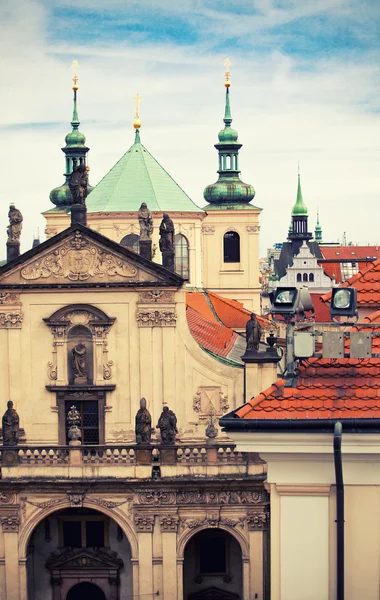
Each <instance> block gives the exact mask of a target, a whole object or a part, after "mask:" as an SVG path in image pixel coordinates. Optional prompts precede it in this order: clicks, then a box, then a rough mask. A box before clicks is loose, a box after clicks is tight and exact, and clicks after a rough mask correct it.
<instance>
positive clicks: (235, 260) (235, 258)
mask: <svg viewBox="0 0 380 600" xmlns="http://www.w3.org/2000/svg"><path fill="white" fill-rule="evenodd" d="M229 234H233V236H231V238H232V237H234V236H236V237H235V239H234V242H235V243H237V252H236V248H235V249H234V253H232V252H231V251H230V252H229V256H228V257H227V258H228V260H226V240H228V238H227V237H226V236H228V235H229ZM231 246H232V243H231ZM240 246H241V240H240V235H239V233H238V232H237V231H235V230H234V229H229V230H228V231H226V232H225V233H224V235H223V263H224V264H238V263H240V261H241V248H240ZM227 249H228V248H227ZM235 252H236V254H235ZM230 255H232V257H231V258H230Z"/></svg>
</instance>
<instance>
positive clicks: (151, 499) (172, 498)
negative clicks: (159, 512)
mask: <svg viewBox="0 0 380 600" xmlns="http://www.w3.org/2000/svg"><path fill="white" fill-rule="evenodd" d="M138 501H139V503H140V504H149V505H150V506H159V505H162V504H175V503H176V495H175V492H164V491H161V490H150V491H147V492H142V493H141V494H139V495H138Z"/></svg>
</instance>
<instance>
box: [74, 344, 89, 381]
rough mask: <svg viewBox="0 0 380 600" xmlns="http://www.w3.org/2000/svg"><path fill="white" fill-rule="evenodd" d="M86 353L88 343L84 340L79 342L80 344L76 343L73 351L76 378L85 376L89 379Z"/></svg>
mask: <svg viewBox="0 0 380 600" xmlns="http://www.w3.org/2000/svg"><path fill="white" fill-rule="evenodd" d="M86 353H87V349H86V344H84V343H83V342H82V341H80V342H78V344H76V346H74V348H73V349H72V351H71V354H72V365H73V371H74V379H77V378H79V377H85V378H86V379H87V373H86Z"/></svg>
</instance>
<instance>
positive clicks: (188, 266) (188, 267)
mask: <svg viewBox="0 0 380 600" xmlns="http://www.w3.org/2000/svg"><path fill="white" fill-rule="evenodd" d="M179 239H181V242H183V241H184V242H185V247H186V252H187V257H186V258H187V277H185V276H184V275H183V271H184V269H183V262H184V257H183V254H182V248H183V247H184V245H183V244H182V243H181V245H180V247H181V268H180V270H178V269H177V260H178V259H179V257H178V253H177V245H176V241H177V240H179ZM174 270H175V272H176V273H177V275H180V276H181V277H182V279H184V280H185V281H190V248H189V240H188V239H187V237H186V236H185V235H183V233H176V234H175V236H174Z"/></svg>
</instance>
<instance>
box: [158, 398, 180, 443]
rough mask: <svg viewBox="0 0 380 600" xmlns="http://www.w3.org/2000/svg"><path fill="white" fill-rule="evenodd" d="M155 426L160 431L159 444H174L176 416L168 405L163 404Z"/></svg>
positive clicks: (176, 431)
mask: <svg viewBox="0 0 380 600" xmlns="http://www.w3.org/2000/svg"><path fill="white" fill-rule="evenodd" d="M157 427H158V429H159V430H160V432H161V444H174V442H175V436H176V433H178V429H177V417H176V416H175V414H174V412H173V411H172V410H170V409H169V407H168V406H164V408H163V409H162V413H161V416H160V418H159V419H158V423H157Z"/></svg>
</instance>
